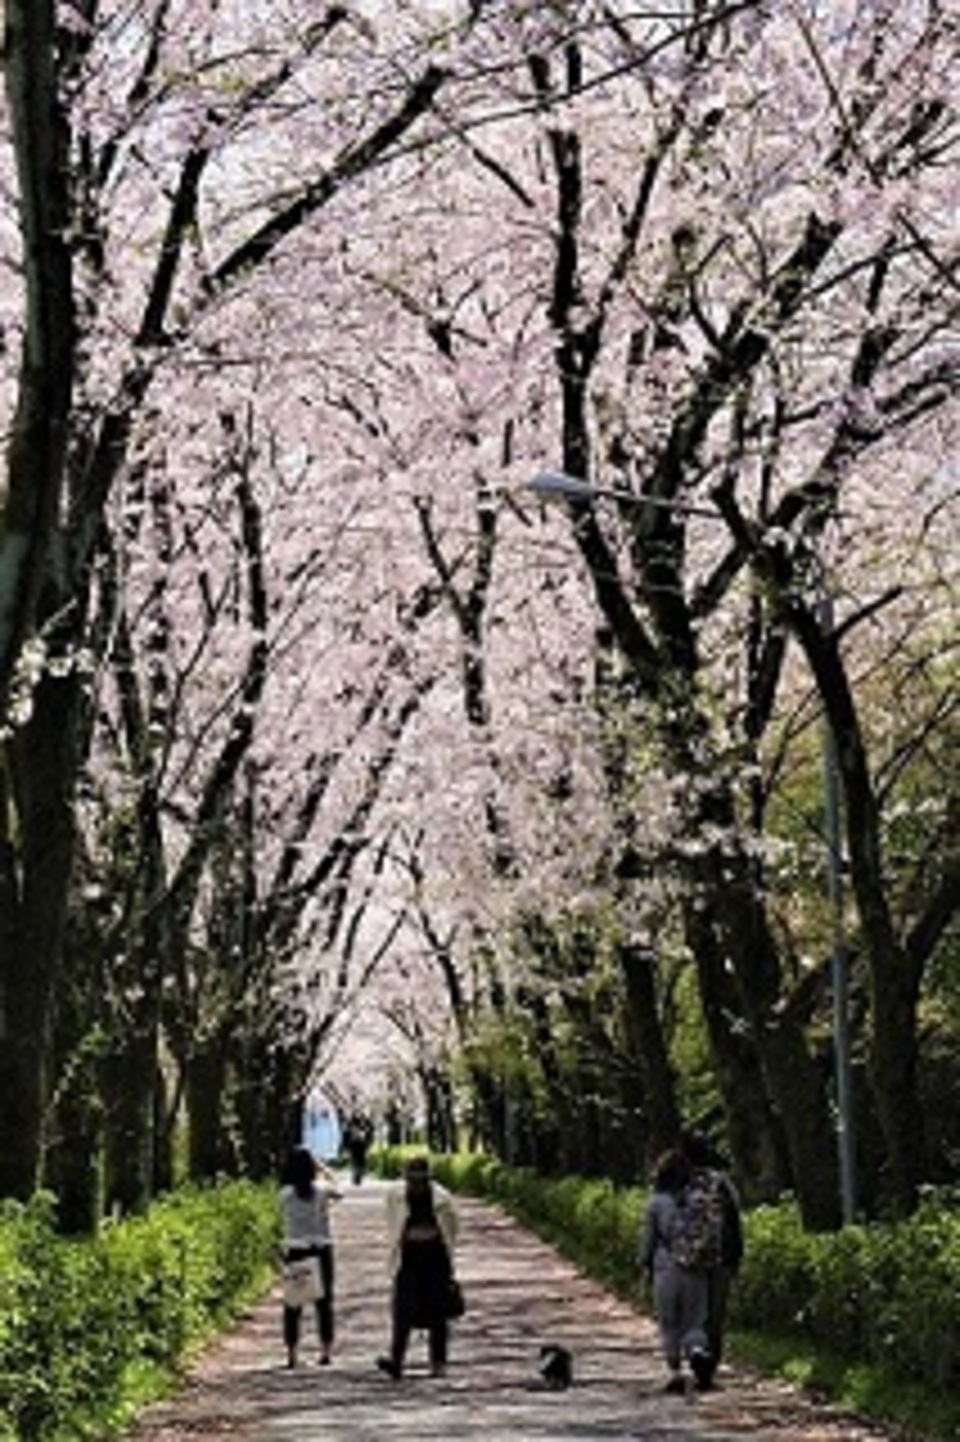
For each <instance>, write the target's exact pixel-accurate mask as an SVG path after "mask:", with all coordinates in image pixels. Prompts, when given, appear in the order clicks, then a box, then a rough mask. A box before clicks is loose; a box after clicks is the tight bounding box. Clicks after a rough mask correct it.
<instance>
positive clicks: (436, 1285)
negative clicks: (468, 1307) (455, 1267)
mask: <svg viewBox="0 0 960 1442" xmlns="http://www.w3.org/2000/svg"><path fill="white" fill-rule="evenodd" d="M450 1277H451V1268H450V1256H449V1253H448V1252H447V1248H446V1244H445V1242H444V1240H443V1238H442V1237H441V1236H437V1237H435V1238H432V1239H431V1240H429V1241H404V1243H403V1249H402V1251H401V1255H400V1270H399V1272H398V1273H397V1293H396V1298H397V1312H398V1315H399V1319H400V1321H401V1322H402V1323H403V1325H405V1326H407V1327H437V1326H439V1325H440V1324H441V1323H442V1322H445V1321H446V1319H447V1316H448V1304H447V1297H448V1293H449V1289H450Z"/></svg>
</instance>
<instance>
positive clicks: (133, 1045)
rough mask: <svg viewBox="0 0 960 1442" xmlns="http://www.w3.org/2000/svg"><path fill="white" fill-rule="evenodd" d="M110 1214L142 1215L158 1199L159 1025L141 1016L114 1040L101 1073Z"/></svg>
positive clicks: (105, 1192)
mask: <svg viewBox="0 0 960 1442" xmlns="http://www.w3.org/2000/svg"><path fill="white" fill-rule="evenodd" d="M101 1075H102V1087H103V1099H104V1122H105V1146H104V1194H105V1198H106V1205H107V1207H108V1209H110V1208H113V1207H119V1208H120V1210H121V1212H123V1213H130V1212H132V1213H141V1212H143V1211H145V1210H146V1208H147V1206H148V1205H149V1203H150V1200H151V1198H152V1196H153V1176H154V1122H155V1116H156V1108H155V1101H156V1079H157V1024H156V1022H155V1021H154V1020H151V1019H150V1017H149V1016H147V1017H138V1018H136V1019H134V1020H132V1021H130V1022H129V1023H128V1025H127V1026H125V1027H124V1029H123V1031H122V1033H121V1034H119V1035H117V1036H116V1037H115V1038H114V1042H113V1047H112V1049H111V1051H110V1054H109V1055H108V1057H107V1058H106V1060H105V1062H104V1066H103V1069H102V1073H101Z"/></svg>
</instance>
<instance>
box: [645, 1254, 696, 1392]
mask: <svg viewBox="0 0 960 1442" xmlns="http://www.w3.org/2000/svg"><path fill="white" fill-rule="evenodd" d="M709 1300H710V1296H709V1278H708V1274H707V1273H706V1272H695V1271H693V1270H691V1269H690V1268H688V1267H678V1266H677V1265H676V1264H675V1263H674V1262H668V1263H667V1264H666V1265H661V1266H658V1267H657V1269H656V1271H655V1273H654V1277H653V1304H654V1308H655V1310H656V1314H657V1325H658V1327H659V1329H660V1342H661V1345H662V1347H663V1355H664V1357H665V1358H666V1362H667V1366H668V1367H669V1368H670V1370H671V1371H676V1370H677V1368H678V1367H679V1366H680V1364H681V1362H682V1361H683V1360H684V1358H687V1359H689V1358H690V1356H691V1355H692V1353H694V1352H706V1351H709V1344H708V1341H707V1309H708V1306H709Z"/></svg>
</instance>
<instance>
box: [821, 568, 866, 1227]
mask: <svg viewBox="0 0 960 1442" xmlns="http://www.w3.org/2000/svg"><path fill="white" fill-rule="evenodd" d="M817 620H818V622H819V625H820V629H821V631H824V632H828V631H831V630H832V629H833V600H832V598H831V596H830V595H829V594H825V595H824V596H822V597H821V599H820V601H819V602H818V603H817ZM823 812H824V832H825V841H826V847H827V902H828V904H829V908H830V979H831V993H832V998H833V1048H834V1077H835V1082H836V1088H837V1144H838V1147H839V1161H840V1203H841V1208H842V1214H843V1220H844V1223H845V1224H846V1223H850V1222H852V1221H854V1220H855V1218H856V1211H857V1183H856V1161H855V1155H856V1154H855V1149H854V1123H853V1073H852V1067H851V1061H850V977H849V967H848V958H847V945H846V938H845V936H844V927H843V840H842V831H841V825H840V822H841V809H840V773H839V767H838V763H837V743H836V738H835V737H834V734H833V728H832V726H831V725H830V720H829V718H828V717H826V716H825V717H824V719H823Z"/></svg>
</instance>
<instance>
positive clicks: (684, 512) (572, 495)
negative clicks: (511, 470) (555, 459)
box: [527, 471, 718, 521]
mask: <svg viewBox="0 0 960 1442" xmlns="http://www.w3.org/2000/svg"><path fill="white" fill-rule="evenodd" d="M527 486H528V488H529V489H530V490H531V491H533V492H534V494H535V495H537V496H539V497H540V499H541V500H544V501H551V500H558V501H584V502H586V503H588V504H589V503H590V502H592V501H597V500H604V499H607V500H611V501H622V502H625V503H626V504H627V505H628V506H659V507H661V508H662V509H663V510H667V511H674V512H675V513H676V514H678V515H681V516H707V517H709V519H710V520H712V521H715V520H716V519H717V515H718V512H717V511H716V510H715V509H713V508H709V509H708V508H707V507H706V506H694V505H690V504H689V503H688V502H687V501H681V500H672V499H671V498H670V497H669V496H650V495H637V494H636V493H635V492H634V491H617V490H614V489H613V488H612V487H611V486H594V485H592V484H591V483H590V481H585V480H582V479H581V477H580V476H571V475H569V474H568V473H567V472H566V471H540V472H539V473H538V474H537V475H535V476H534V477H533V480H531V481H528V482H527Z"/></svg>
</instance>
